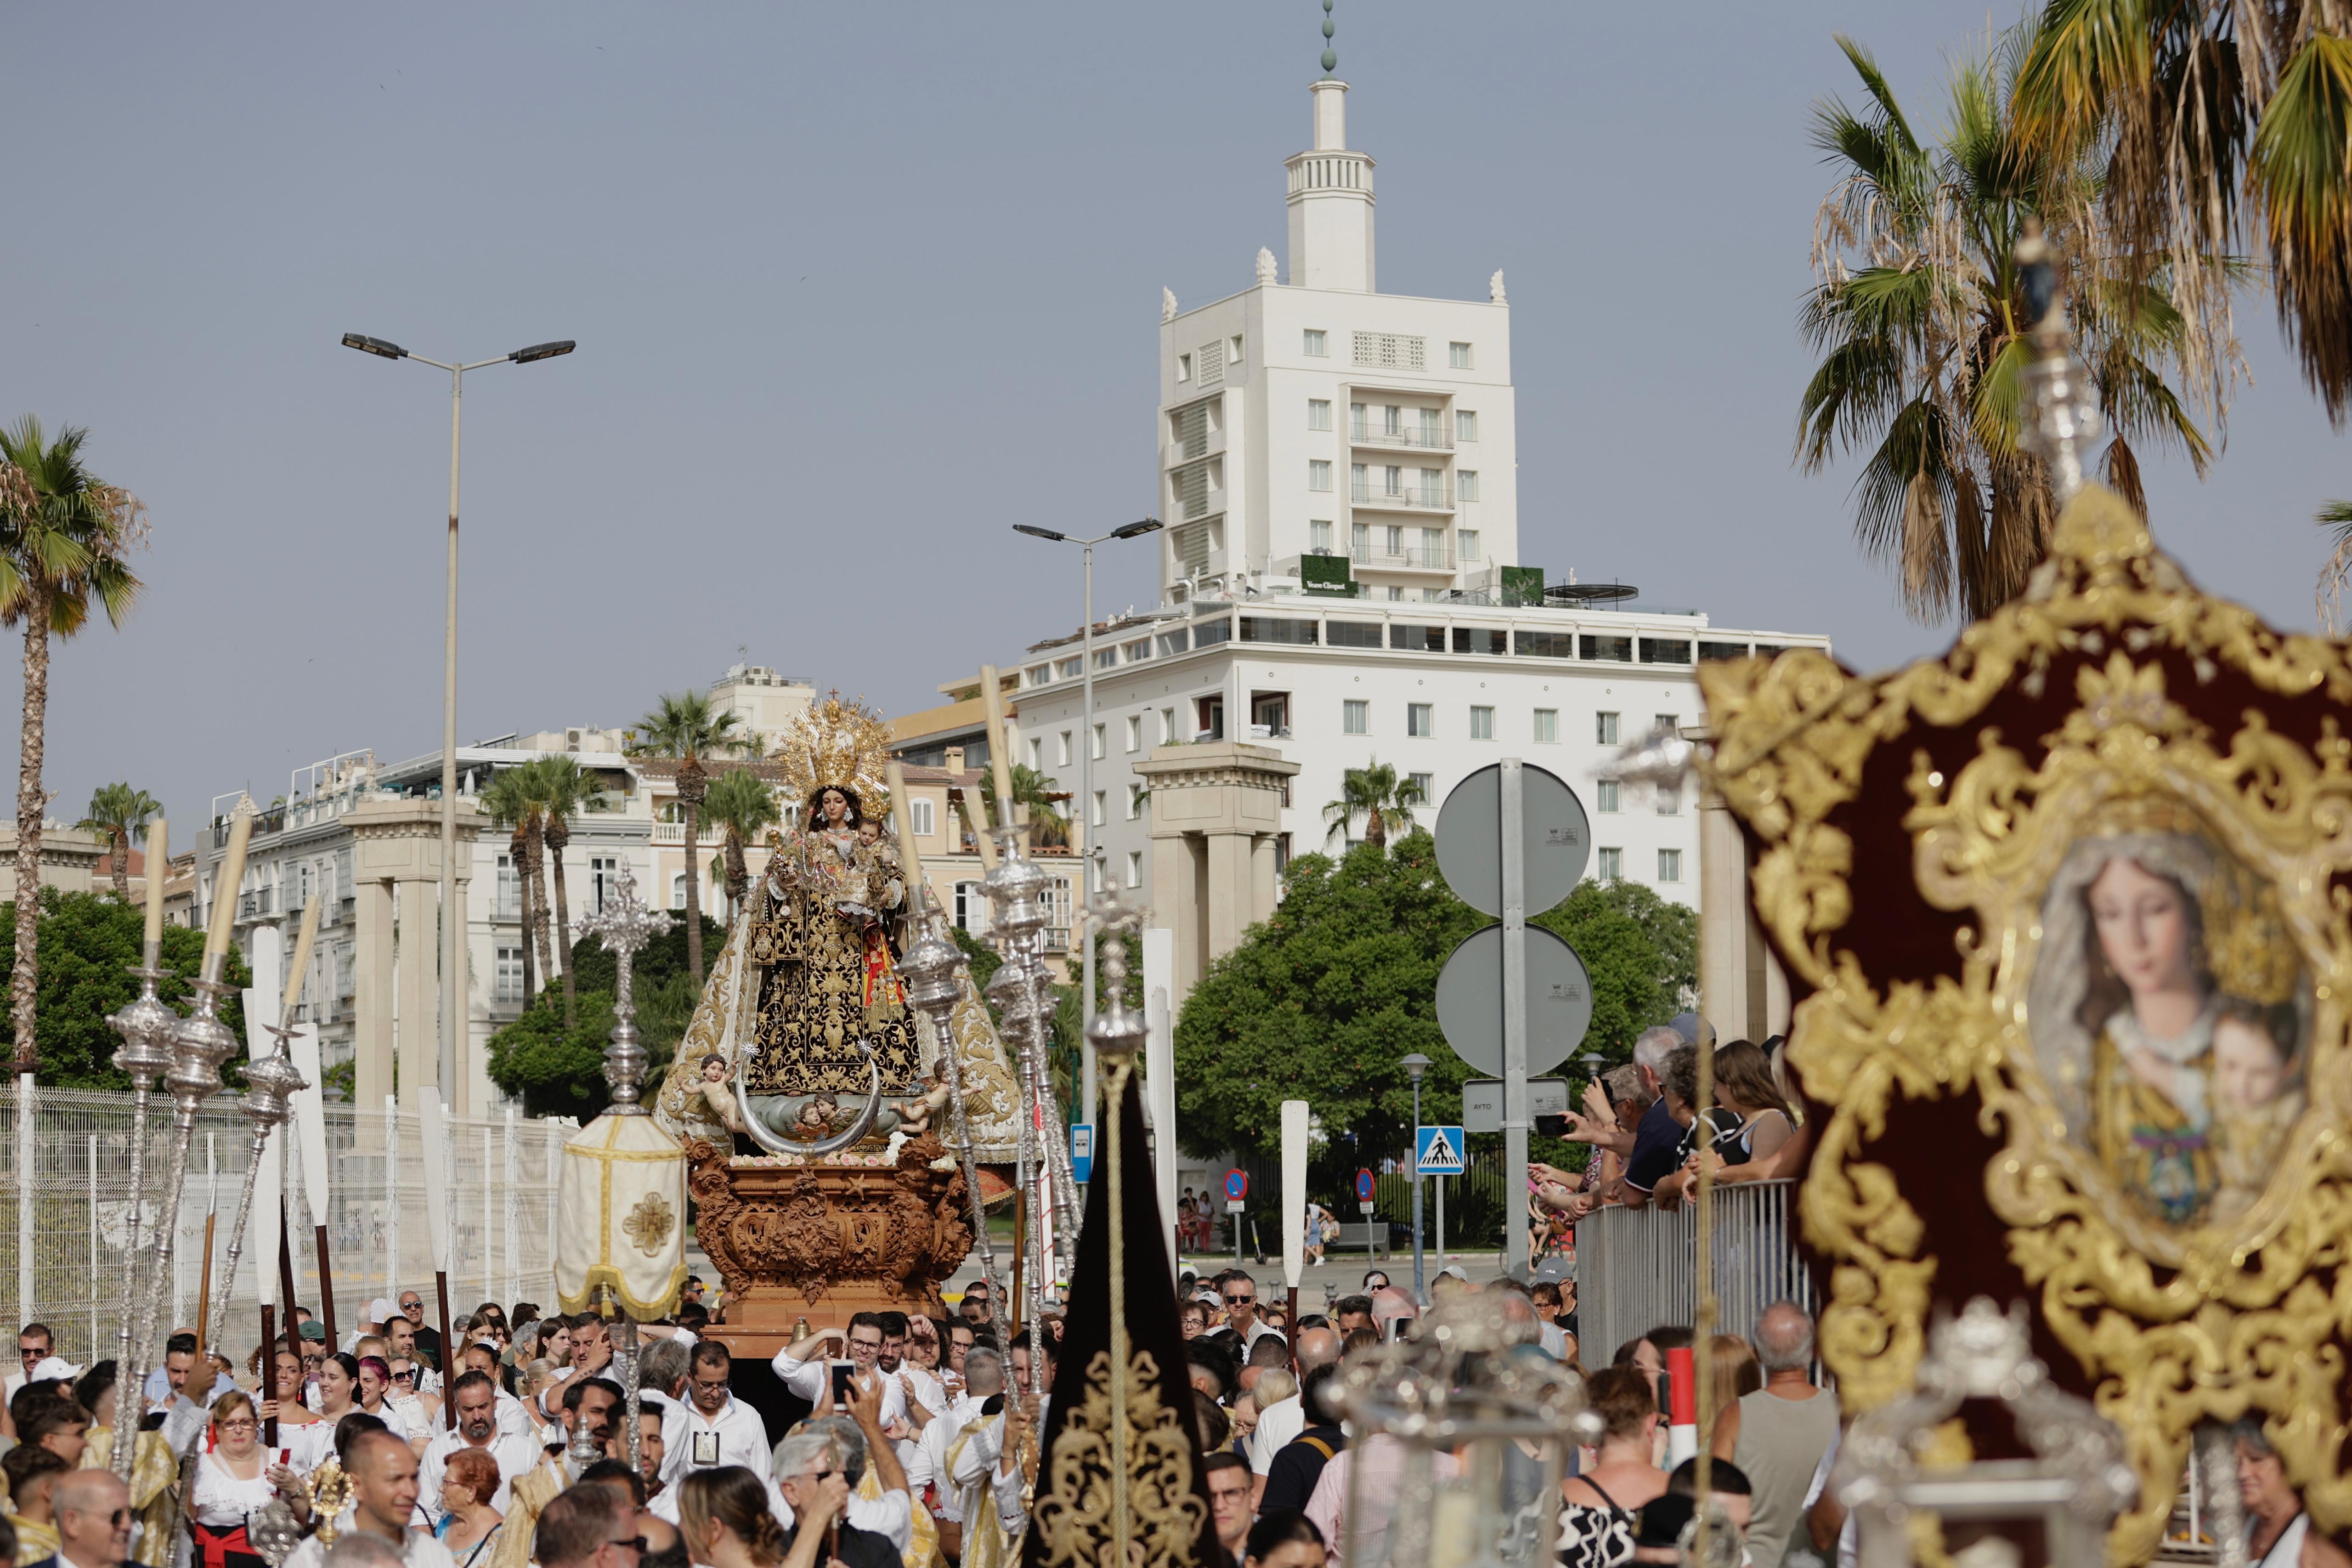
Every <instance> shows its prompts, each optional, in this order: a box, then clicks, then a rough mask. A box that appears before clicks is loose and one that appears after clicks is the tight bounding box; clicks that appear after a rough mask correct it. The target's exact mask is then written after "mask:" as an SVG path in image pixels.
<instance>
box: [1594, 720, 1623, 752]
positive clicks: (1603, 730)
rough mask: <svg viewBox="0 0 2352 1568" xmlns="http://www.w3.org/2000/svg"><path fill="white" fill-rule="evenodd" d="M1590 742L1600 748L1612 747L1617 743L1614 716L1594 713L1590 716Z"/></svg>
mask: <svg viewBox="0 0 2352 1568" xmlns="http://www.w3.org/2000/svg"><path fill="white" fill-rule="evenodd" d="M1592 741H1593V743H1594V744H1595V745H1600V746H1613V745H1615V744H1616V743H1617V715H1616V714H1614V713H1595V714H1594V715H1593V716H1592Z"/></svg>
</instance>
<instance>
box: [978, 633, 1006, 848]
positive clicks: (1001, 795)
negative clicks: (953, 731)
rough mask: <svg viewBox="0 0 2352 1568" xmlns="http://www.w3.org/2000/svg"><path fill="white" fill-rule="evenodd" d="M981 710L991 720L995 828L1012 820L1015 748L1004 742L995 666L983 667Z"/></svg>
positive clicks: (1000, 690)
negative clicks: (994, 786) (994, 779)
mask: <svg viewBox="0 0 2352 1568" xmlns="http://www.w3.org/2000/svg"><path fill="white" fill-rule="evenodd" d="M980 709H981V711H982V713H984V714H986V715H987V717H988V765H989V767H990V768H991V769H992V770H993V771H994V773H995V775H996V826H999V827H1003V826H1005V825H1006V824H1007V823H1009V822H1011V821H1012V820H1013V748H1012V747H1011V745H1009V744H1008V743H1007V742H1006V739H1005V726H1004V689H1003V687H1001V686H999V685H998V684H997V680H996V666H994V665H992V664H983V665H982V666H981V667H980Z"/></svg>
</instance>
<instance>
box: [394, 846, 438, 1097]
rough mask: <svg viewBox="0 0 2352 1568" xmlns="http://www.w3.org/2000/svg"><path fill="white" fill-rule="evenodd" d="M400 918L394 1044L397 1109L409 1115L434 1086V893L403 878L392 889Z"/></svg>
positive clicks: (418, 880) (415, 879) (419, 881)
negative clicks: (427, 1087)
mask: <svg viewBox="0 0 2352 1568" xmlns="http://www.w3.org/2000/svg"><path fill="white" fill-rule="evenodd" d="M395 898H396V900H397V907H398V910H399V915H400V1003H399V1019H398V1021H397V1024H396V1025H395V1027H396V1029H397V1034H396V1036H395V1038H396V1039H397V1042H398V1044H399V1047H400V1104H401V1109H403V1110H415V1108H416V1106H417V1104H418V1103H419V1097H420V1096H421V1095H422V1093H423V1092H424V1089H425V1085H426V1084H428V1083H438V1082H439V1081H440V1073H441V1042H440V1037H439V1036H438V1034H437V1033H436V1027H435V1026H436V1023H437V1021H438V1019H439V1017H440V1014H441V1000H440V989H441V961H440V958H439V956H438V954H437V953H436V951H435V950H436V948H437V947H438V946H439V945H440V942H441V931H440V926H439V922H438V921H436V919H435V912H436V911H435V910H434V906H435V905H436V904H437V903H439V902H440V901H441V893H440V889H438V888H437V887H436V886H435V885H434V884H433V883H431V882H428V881H426V880H425V879H423V878H421V877H404V878H402V879H400V881H399V883H398V884H397V885H396V888H395Z"/></svg>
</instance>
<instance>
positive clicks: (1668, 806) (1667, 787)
mask: <svg viewBox="0 0 2352 1568" xmlns="http://www.w3.org/2000/svg"><path fill="white" fill-rule="evenodd" d="M1682 809H1683V787H1682V785H1680V784H1660V785H1658V815H1659V816H1681V815H1682Z"/></svg>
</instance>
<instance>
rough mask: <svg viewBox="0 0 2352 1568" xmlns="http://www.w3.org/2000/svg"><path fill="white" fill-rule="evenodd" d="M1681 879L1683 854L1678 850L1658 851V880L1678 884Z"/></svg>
mask: <svg viewBox="0 0 2352 1568" xmlns="http://www.w3.org/2000/svg"><path fill="white" fill-rule="evenodd" d="M1682 879H1683V852H1682V851H1681V850H1679V849H1661V850H1659V851H1658V880H1659V881H1661V882H1679V881H1681V880H1682Z"/></svg>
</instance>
